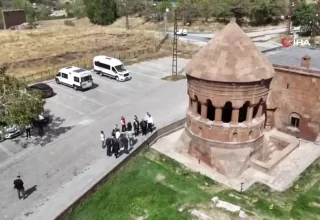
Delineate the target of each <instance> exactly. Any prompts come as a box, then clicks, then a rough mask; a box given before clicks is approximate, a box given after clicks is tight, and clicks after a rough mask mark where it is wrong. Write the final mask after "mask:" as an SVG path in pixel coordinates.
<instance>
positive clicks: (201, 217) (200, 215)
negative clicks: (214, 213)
mask: <svg viewBox="0 0 320 220" xmlns="http://www.w3.org/2000/svg"><path fill="white" fill-rule="evenodd" d="M191 215H193V216H195V217H197V218H198V220H212V218H211V217H210V216H208V215H206V214H204V213H202V212H200V211H198V210H192V211H191Z"/></svg>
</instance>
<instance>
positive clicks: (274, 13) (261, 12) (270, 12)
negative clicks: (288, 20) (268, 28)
mask: <svg viewBox="0 0 320 220" xmlns="http://www.w3.org/2000/svg"><path fill="white" fill-rule="evenodd" d="M285 11H286V3H285V2H284V1H282V0H271V1H268V2H266V1H264V0H259V1H257V2H256V6H255V7H253V8H252V10H251V12H250V19H251V23H253V24H255V25H266V24H270V23H274V24H277V23H279V22H280V17H281V15H284V14H285Z"/></svg>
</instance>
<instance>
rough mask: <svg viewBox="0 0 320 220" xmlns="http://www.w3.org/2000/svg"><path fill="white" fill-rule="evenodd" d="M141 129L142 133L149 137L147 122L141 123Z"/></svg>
mask: <svg viewBox="0 0 320 220" xmlns="http://www.w3.org/2000/svg"><path fill="white" fill-rule="evenodd" d="M140 127H141V131H142V135H147V127H146V122H145V121H144V120H141V121H140Z"/></svg>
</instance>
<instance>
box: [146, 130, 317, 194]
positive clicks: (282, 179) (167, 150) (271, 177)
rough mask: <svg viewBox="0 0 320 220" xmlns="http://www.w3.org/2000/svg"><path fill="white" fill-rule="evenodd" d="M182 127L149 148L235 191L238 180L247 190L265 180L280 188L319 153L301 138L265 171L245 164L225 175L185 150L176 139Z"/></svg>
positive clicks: (284, 187)
mask: <svg viewBox="0 0 320 220" xmlns="http://www.w3.org/2000/svg"><path fill="white" fill-rule="evenodd" d="M183 131H184V129H181V130H179V131H176V132H174V133H172V134H170V135H168V136H165V137H163V138H161V139H160V140H158V141H157V142H156V143H155V144H154V145H152V148H154V149H155V150H157V151H159V152H161V153H163V154H165V155H167V156H168V157H171V158H173V159H174V160H176V161H178V162H180V163H183V164H184V165H185V166H186V167H188V168H189V169H191V170H193V171H195V172H200V173H201V174H203V175H206V176H208V177H210V178H212V179H213V180H215V181H217V182H219V183H221V184H224V185H227V186H229V187H231V188H233V189H235V190H238V191H240V189H241V183H243V190H247V189H248V188H249V187H250V186H252V185H253V184H254V183H256V182H260V183H263V184H266V185H268V186H269V187H271V188H272V189H274V190H277V191H284V190H286V189H288V188H289V187H290V186H291V185H292V183H293V182H294V181H295V180H296V179H297V178H298V177H299V175H300V174H301V173H302V172H303V171H304V170H305V169H306V168H307V167H308V166H310V165H311V164H312V163H313V162H314V161H315V160H316V159H317V158H318V157H320V147H319V145H316V144H314V143H312V142H309V141H301V143H300V145H299V147H298V148H296V149H295V150H294V151H292V152H291V153H290V154H289V155H288V156H287V157H285V158H284V159H283V160H282V161H281V162H280V163H279V164H278V165H277V166H276V167H275V168H274V169H273V170H272V171H271V172H269V173H268V174H266V173H263V172H260V171H258V170H255V169H253V168H249V169H247V170H246V171H245V172H244V173H242V174H241V175H240V176H239V177H238V178H228V177H226V176H224V175H221V174H220V173H218V172H217V171H215V170H214V169H212V168H210V167H209V166H206V165H204V164H201V163H200V164H199V163H198V160H196V159H195V158H193V157H191V156H190V155H188V154H187V147H186V146H184V144H183V143H182V142H181V139H180V137H181V135H184V134H183ZM276 132H277V131H276ZM278 133H279V135H281V134H283V133H280V132H277V134H278ZM283 135H286V134H283ZM184 137H185V136H184Z"/></svg>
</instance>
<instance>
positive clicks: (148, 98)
mask: <svg viewBox="0 0 320 220" xmlns="http://www.w3.org/2000/svg"><path fill="white" fill-rule="evenodd" d="M186 91H187V85H186V80H181V81H177V82H168V83H165V84H163V85H160V86H159V87H156V88H154V90H153V91H152V92H149V93H148V94H144V95H141V94H140V95H137V97H131V99H130V100H125V101H123V100H121V103H120V104H119V103H118V104H115V105H113V106H114V107H113V109H112V106H111V107H109V108H108V109H104V110H101V111H100V112H99V115H96V116H93V118H94V122H93V123H91V124H89V125H86V126H81V127H76V128H74V129H72V130H71V131H70V132H69V133H67V134H65V135H61V136H59V137H58V138H57V139H56V140H55V141H53V142H52V143H50V144H48V145H46V147H42V148H41V147H38V148H37V150H34V148H32V147H29V148H27V149H26V150H25V151H23V152H21V153H20V154H17V155H15V157H13V158H11V159H10V160H7V161H6V163H5V164H1V166H0V195H1V200H0V206H1V211H0V219H13V218H14V217H16V218H15V219H39V220H43V219H52V218H53V217H54V216H55V215H56V214H57V213H59V212H60V211H61V209H63V208H64V207H65V205H67V204H69V203H70V202H71V201H72V200H73V199H74V198H75V197H77V196H78V195H79V192H80V191H81V190H83V189H84V187H85V186H86V185H87V184H89V183H90V182H91V181H93V180H94V179H95V178H97V177H99V174H101V173H105V172H108V170H110V169H111V168H112V167H114V166H116V164H117V163H119V162H120V160H122V159H119V160H115V159H114V158H109V157H106V156H105V151H104V150H102V149H101V142H100V136H99V133H100V131H101V130H102V129H103V130H105V131H111V130H112V128H113V126H114V124H116V123H119V118H120V116H122V115H125V116H127V117H130V116H133V115H134V114H137V115H138V116H140V117H142V116H143V115H144V114H145V112H146V111H149V112H150V113H151V114H152V115H153V117H154V121H155V125H156V126H157V127H162V126H164V125H166V124H168V123H171V122H172V121H175V120H178V119H181V118H182V117H184V115H185V112H186V107H187V105H188V103H187V92H186ZM173 106H174V110H173ZM122 157H124V156H122ZM18 173H21V175H22V178H23V180H24V181H25V187H26V189H28V188H32V189H36V191H35V192H33V193H32V194H31V195H30V196H29V197H28V198H27V199H26V200H18V199H17V194H16V191H15V190H13V187H12V181H13V178H14V177H15V176H16V174H18ZM35 186H36V187H35ZM54 194H55V195H54ZM52 195H54V196H53V197H52ZM49 200H50V201H51V202H50V201H49ZM48 202H50V203H48ZM46 204H48V205H46ZM21 212H23V213H22V215H20V214H21ZM26 215H29V216H28V217H27V216H26Z"/></svg>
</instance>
